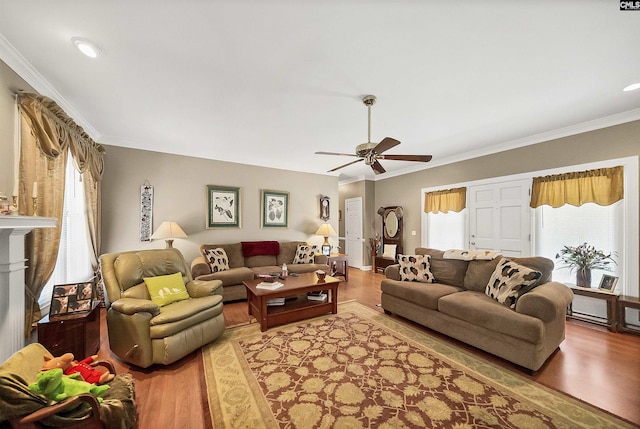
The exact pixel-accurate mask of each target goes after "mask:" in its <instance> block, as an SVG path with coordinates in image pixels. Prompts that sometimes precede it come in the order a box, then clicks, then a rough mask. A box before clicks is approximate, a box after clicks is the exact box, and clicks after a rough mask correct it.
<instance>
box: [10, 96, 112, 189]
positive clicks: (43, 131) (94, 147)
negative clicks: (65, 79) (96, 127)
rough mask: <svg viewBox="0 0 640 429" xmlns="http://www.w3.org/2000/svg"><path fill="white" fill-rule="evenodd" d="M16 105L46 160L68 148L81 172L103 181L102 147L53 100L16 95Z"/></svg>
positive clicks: (64, 151)
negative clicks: (87, 172) (88, 172)
mask: <svg viewBox="0 0 640 429" xmlns="http://www.w3.org/2000/svg"><path fill="white" fill-rule="evenodd" d="M18 106H19V107H20V111H21V113H22V116H23V117H24V118H25V119H26V121H27V123H28V124H29V128H30V129H31V134H32V135H33V137H34V138H35V140H36V142H37V143H38V146H39V147H40V150H41V151H42V153H43V154H44V155H45V156H46V157H48V158H52V159H53V158H56V157H58V156H60V155H61V154H63V153H64V154H66V150H65V149H66V148H67V147H69V149H70V150H71V155H72V157H73V160H74V163H75V165H76V168H77V169H78V171H80V173H84V172H85V171H87V170H88V171H90V172H91V175H92V176H93V178H94V179H95V180H96V181H100V180H101V179H102V172H103V170H104V152H105V150H104V148H103V147H102V145H100V144H98V143H96V142H94V141H93V139H91V137H89V135H88V134H87V133H85V132H84V130H83V129H82V127H81V126H79V125H77V124H76V123H75V122H74V120H73V119H71V118H70V117H69V116H67V114H66V113H65V112H64V110H62V109H61V108H60V106H58V104H57V103H56V102H55V101H53V100H51V99H49V98H47V97H43V96H41V95H37V94H18Z"/></svg>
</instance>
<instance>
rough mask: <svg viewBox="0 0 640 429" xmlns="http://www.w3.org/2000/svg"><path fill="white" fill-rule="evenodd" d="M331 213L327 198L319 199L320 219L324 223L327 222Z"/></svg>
mask: <svg viewBox="0 0 640 429" xmlns="http://www.w3.org/2000/svg"><path fill="white" fill-rule="evenodd" d="M330 213H331V209H330V205H329V197H327V196H321V197H320V219H322V220H323V221H324V222H326V221H328V220H329V215H330Z"/></svg>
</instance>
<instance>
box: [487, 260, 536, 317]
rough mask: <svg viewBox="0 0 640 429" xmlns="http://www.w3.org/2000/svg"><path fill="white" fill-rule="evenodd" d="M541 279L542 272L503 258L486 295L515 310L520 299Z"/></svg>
mask: <svg viewBox="0 0 640 429" xmlns="http://www.w3.org/2000/svg"><path fill="white" fill-rule="evenodd" d="M540 277H542V273H541V272H540V271H536V270H532V269H531V268H527V267H525V266H523V265H520V264H517V263H515V262H513V261H511V260H509V259H507V258H502V259H501V260H500V262H498V265H497V266H496V269H495V270H493V274H491V278H490V279H489V283H488V284H487V287H486V288H485V290H484V293H485V294H486V295H488V296H490V297H491V298H493V299H495V300H496V301H498V302H499V303H500V304H504V305H506V306H507V307H509V308H512V309H515V308H516V302H517V301H518V298H520V297H521V296H522V295H524V294H525V293H526V292H529V291H530V290H531V289H533V287H534V286H535V283H536V282H537V281H538V280H539V279H540Z"/></svg>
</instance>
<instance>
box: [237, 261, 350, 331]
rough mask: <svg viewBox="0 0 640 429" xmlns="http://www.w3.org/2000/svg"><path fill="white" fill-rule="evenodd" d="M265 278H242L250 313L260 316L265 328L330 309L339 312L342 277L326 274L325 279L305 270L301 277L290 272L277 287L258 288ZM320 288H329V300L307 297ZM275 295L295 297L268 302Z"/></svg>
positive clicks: (313, 315)
mask: <svg viewBox="0 0 640 429" xmlns="http://www.w3.org/2000/svg"><path fill="white" fill-rule="evenodd" d="M262 281H263V279H259V278H258V279H253V280H245V281H244V282H242V283H243V284H244V286H245V287H246V289H247V306H248V311H249V315H252V316H253V317H255V318H256V319H257V320H258V322H259V323H260V330H261V331H262V332H264V331H266V330H267V329H268V328H270V327H272V326H275V325H283V324H285V323H291V322H297V321H299V320H304V319H308V318H311V317H315V316H320V315H322V314H327V313H333V314H337V313H338V285H340V280H339V279H336V278H335V277H331V276H326V277H325V279H324V281H322V282H321V281H319V280H318V276H317V275H316V274H315V273H304V274H300V275H298V276H297V277H294V276H287V277H285V279H284V280H281V279H276V281H278V282H280V283H284V285H283V286H282V287H280V288H278V289H275V290H268V289H258V288H256V286H257V285H258V284H259V283H261V282H262ZM317 291H327V292H328V293H327V299H326V301H311V300H308V299H307V292H317ZM274 298H294V299H288V300H286V301H285V304H284V305H281V306H267V301H268V300H270V299H274Z"/></svg>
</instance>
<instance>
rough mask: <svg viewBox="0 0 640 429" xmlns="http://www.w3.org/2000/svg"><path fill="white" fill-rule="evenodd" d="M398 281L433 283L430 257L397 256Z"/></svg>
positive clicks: (434, 279) (434, 280)
mask: <svg viewBox="0 0 640 429" xmlns="http://www.w3.org/2000/svg"><path fill="white" fill-rule="evenodd" d="M398 262H400V280H402V281H405V282H407V281H408V282H421V283H435V282H436V278H435V277H434V276H433V273H432V272H431V255H398Z"/></svg>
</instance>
